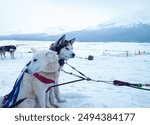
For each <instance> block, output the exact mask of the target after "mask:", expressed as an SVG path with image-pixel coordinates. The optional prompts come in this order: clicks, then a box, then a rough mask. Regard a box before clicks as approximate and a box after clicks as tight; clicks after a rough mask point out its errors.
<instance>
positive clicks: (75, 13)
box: [0, 0, 150, 34]
mask: <svg viewBox="0 0 150 125" xmlns="http://www.w3.org/2000/svg"><path fill="white" fill-rule="evenodd" d="M149 13H150V0H0V34H5V33H9V32H23V33H31V32H39V31H42V30H45V29H48V28H53V27H60V28H61V27H64V26H66V27H70V28H72V29H82V28H85V27H88V26H91V25H96V24H100V23H103V22H105V21H108V20H111V19H114V18H117V17H121V16H127V15H133V16H134V15H139V16H140V15H141V14H149Z"/></svg>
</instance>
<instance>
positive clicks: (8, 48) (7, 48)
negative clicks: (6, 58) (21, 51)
mask: <svg viewBox="0 0 150 125" xmlns="http://www.w3.org/2000/svg"><path fill="white" fill-rule="evenodd" d="M15 50H16V46H14V45H8V46H2V51H4V52H14V51H15Z"/></svg>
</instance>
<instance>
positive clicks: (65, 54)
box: [50, 35, 76, 102]
mask: <svg viewBox="0 0 150 125" xmlns="http://www.w3.org/2000/svg"><path fill="white" fill-rule="evenodd" d="M75 40H76V39H75V38H73V39H71V40H66V36H65V35H63V36H62V37H61V38H60V39H59V40H58V41H56V42H55V43H52V44H51V46H50V50H53V51H55V52H57V54H58V59H59V65H60V68H62V67H63V65H64V61H67V60H68V59H70V58H74V57H75V53H74V52H73V43H74V41H75ZM58 72H59V71H58ZM58 74H60V73H58ZM58 78H59V75H58ZM55 82H56V84H58V79H57V80H56V81H55ZM54 92H55V96H56V99H57V100H58V102H64V101H65V100H64V99H62V98H61V96H60V92H59V88H58V87H55V91H54Z"/></svg>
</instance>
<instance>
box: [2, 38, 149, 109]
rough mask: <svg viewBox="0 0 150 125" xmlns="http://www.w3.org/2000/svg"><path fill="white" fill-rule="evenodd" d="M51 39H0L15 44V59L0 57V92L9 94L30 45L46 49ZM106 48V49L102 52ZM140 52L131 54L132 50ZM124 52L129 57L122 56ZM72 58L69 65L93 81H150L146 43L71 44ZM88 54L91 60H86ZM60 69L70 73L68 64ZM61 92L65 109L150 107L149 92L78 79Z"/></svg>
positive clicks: (67, 77) (64, 78) (68, 78)
mask: <svg viewBox="0 0 150 125" xmlns="http://www.w3.org/2000/svg"><path fill="white" fill-rule="evenodd" d="M51 43H52V42H45V41H0V46H1V45H8V44H15V45H17V46H18V47H17V51H16V53H15V59H11V58H10V55H9V54H7V57H6V58H5V59H3V60H2V59H0V95H5V94H7V93H9V92H10V91H11V89H12V87H13V84H14V82H15V80H16V78H17V77H18V75H19V74H20V71H21V70H22V68H23V67H24V66H25V65H26V64H27V62H28V61H29V60H30V59H31V58H32V53H30V48H31V47H35V48H37V49H48V48H49V46H50V44H51ZM106 50H107V51H106ZM139 50H140V51H141V52H144V51H145V54H142V55H135V51H136V52H137V53H138V51H139ZM127 51H128V54H129V56H128V57H126V52H127ZM74 52H75V53H76V58H74V59H70V60H69V61H68V63H69V64H71V65H72V66H74V67H76V68H77V69H78V70H80V71H81V72H83V73H84V74H86V75H87V76H89V77H91V78H93V79H97V80H106V81H113V80H116V79H117V80H122V81H127V82H133V83H150V43H127V42H125V43H119V42H112V43H111V42H110V43H109V42H108V43H104V42H94V43H93V42H92V43H87V42H84V43H80V42H76V43H74ZM89 55H93V56H94V60H92V61H89V60H87V59H84V58H87V57H88V56H89ZM81 57H82V58H81ZM64 69H65V70H66V71H68V72H74V73H76V72H75V71H73V70H72V69H71V68H70V67H69V66H67V65H65V66H64ZM75 79H78V78H75V77H73V76H70V75H67V74H64V73H63V72H61V75H60V81H59V83H63V82H67V81H71V80H75ZM60 91H61V95H62V96H63V97H64V98H65V99H66V102H65V103H61V104H60V106H61V107H65V108H71V107H74V108H76V107H77V108H80V107H82V108H95V107H97V108H107V107H109V108H111V107H116V108H134V107H135V108H138V107H146V108H149V107H150V92H149V91H143V90H138V89H134V88H129V87H118V86H113V85H112V84H106V83H95V82H91V81H82V82H77V83H72V84H69V85H65V86H61V87H60Z"/></svg>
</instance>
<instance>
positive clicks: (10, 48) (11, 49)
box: [0, 45, 16, 59]
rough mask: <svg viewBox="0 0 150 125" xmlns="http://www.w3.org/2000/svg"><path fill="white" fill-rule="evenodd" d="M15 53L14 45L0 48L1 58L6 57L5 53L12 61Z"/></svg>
mask: <svg viewBox="0 0 150 125" xmlns="http://www.w3.org/2000/svg"><path fill="white" fill-rule="evenodd" d="M15 51H16V46H14V45H6V46H1V47H0V55H1V58H2V56H4V57H6V52H9V53H10V56H11V58H12V59H14V58H15V56H14V52H15Z"/></svg>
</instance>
